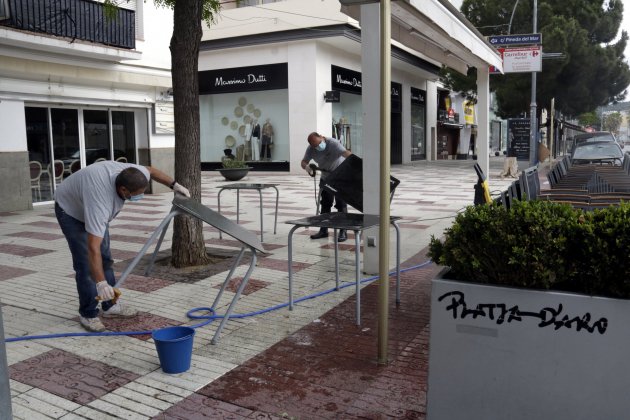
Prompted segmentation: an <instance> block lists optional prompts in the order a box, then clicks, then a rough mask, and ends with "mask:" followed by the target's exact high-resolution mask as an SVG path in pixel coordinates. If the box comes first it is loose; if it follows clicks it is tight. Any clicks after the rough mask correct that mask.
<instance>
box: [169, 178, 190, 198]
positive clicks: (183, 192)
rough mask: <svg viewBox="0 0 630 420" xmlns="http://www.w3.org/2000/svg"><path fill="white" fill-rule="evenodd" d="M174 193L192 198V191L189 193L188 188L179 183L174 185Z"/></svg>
mask: <svg viewBox="0 0 630 420" xmlns="http://www.w3.org/2000/svg"><path fill="white" fill-rule="evenodd" d="M173 191H175V193H176V194H181V195H184V196H186V197H188V198H190V191H188V188H186V187H184V186H182V185H180V184H178V183H177V182H176V183H175V185H173Z"/></svg>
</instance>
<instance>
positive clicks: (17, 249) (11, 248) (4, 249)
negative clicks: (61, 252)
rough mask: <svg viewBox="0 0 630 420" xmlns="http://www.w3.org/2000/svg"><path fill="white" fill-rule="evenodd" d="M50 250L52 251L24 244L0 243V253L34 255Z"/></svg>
mask: <svg viewBox="0 0 630 420" xmlns="http://www.w3.org/2000/svg"><path fill="white" fill-rule="evenodd" d="M51 252H54V251H51V250H50V249H42V248H35V247H32V246H25V245H14V244H0V253H2V254H10V255H17V256H19V257H36V256H38V255H44V254H48V253H51Z"/></svg>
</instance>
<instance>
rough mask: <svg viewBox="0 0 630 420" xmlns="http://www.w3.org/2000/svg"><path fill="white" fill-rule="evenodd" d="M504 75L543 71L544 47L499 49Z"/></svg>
mask: <svg viewBox="0 0 630 420" xmlns="http://www.w3.org/2000/svg"><path fill="white" fill-rule="evenodd" d="M498 50H499V52H500V53H501V58H502V59H503V72H504V73H531V72H534V71H542V47H541V46H540V45H533V46H531V47H519V48H499V49H498Z"/></svg>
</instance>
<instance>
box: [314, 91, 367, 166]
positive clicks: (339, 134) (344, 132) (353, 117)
mask: <svg viewBox="0 0 630 420" xmlns="http://www.w3.org/2000/svg"><path fill="white" fill-rule="evenodd" d="M339 97H340V99H339V102H337V103H333V104H332V115H333V121H332V127H331V128H332V133H330V134H328V133H322V134H323V135H325V136H328V135H331V136H332V137H334V138H336V139H338V140H340V141H341V144H343V146H344V147H345V148H346V149H348V150H350V151H352V153H354V154H355V155H357V156H363V142H362V140H361V139H362V138H363V106H362V104H361V95H355V94H353V93H346V92H340V95H339Z"/></svg>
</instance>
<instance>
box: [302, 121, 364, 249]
mask: <svg viewBox="0 0 630 420" xmlns="http://www.w3.org/2000/svg"><path fill="white" fill-rule="evenodd" d="M308 144H309V146H308V148H307V149H306V152H305V153H304V158H303V159H302V169H304V170H305V171H306V172H308V174H309V175H310V176H315V172H314V170H313V169H312V168H311V167H310V166H309V162H310V161H311V160H314V161H315V162H316V163H317V165H318V167H319V169H321V170H322V173H321V174H322V175H321V180H320V183H319V189H320V192H321V213H322V214H323V213H330V210H331V209H332V205H333V201H334V202H335V208H337V211H340V212H344V213H345V212H347V211H348V206H347V205H346V203H345V201H343V200H342V199H341V198H340V197H338V196H335V195H334V194H333V193H332V192H330V191H328V190H326V189H325V188H322V186H323V181H324V180H325V179H326V177H327V176H328V173H330V172H332V171H334V170H335V169H337V167H338V166H339V165H340V164H341V162H343V161H344V160H345V159H346V158H347V157H348V156H350V155H351V154H352V153H351V152H350V151H349V150H346V149H345V147H343V146H342V145H341V143H340V142H339V140H337V139H333V138H330V137H324V136H322V135H320V134H317V133H315V132H313V133H311V134H309V136H308ZM327 237H328V229H326V228H321V229H320V230H319V232H317V233H316V234H314V235H311V239H319V238H327ZM347 238H348V237H347V235H346V231H345V230H344V229H340V230H339V236H338V238H337V240H338V241H339V242H343V241H345V240H346V239H347Z"/></svg>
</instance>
